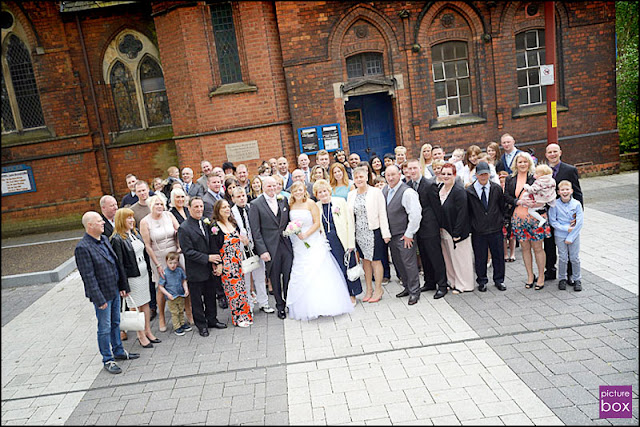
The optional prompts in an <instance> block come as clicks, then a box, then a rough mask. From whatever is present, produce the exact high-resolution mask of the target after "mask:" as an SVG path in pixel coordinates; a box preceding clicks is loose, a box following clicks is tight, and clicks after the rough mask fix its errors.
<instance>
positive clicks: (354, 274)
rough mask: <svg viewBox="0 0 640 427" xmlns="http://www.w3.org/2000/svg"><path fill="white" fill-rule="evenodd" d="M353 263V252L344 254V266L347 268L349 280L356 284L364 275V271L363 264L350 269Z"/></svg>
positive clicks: (357, 264)
mask: <svg viewBox="0 0 640 427" xmlns="http://www.w3.org/2000/svg"><path fill="white" fill-rule="evenodd" d="M350 262H351V252H347V253H345V254H344V265H346V266H347V279H349V281H350V282H355V281H356V280H358V279H359V278H360V276H362V275H363V274H364V269H363V268H362V262H357V263H356V265H354V266H353V267H351V268H349V263H350Z"/></svg>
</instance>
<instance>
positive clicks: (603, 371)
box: [580, 359, 618, 376]
mask: <svg viewBox="0 0 640 427" xmlns="http://www.w3.org/2000/svg"><path fill="white" fill-rule="evenodd" d="M580 363H582V364H583V365H584V366H585V368H587V369H588V370H589V371H591V372H593V373H594V374H595V375H599V376H601V375H607V374H616V373H618V371H617V370H616V369H614V368H613V367H612V366H611V364H609V363H607V362H605V361H603V360H602V359H591V360H584V361H582V362H580Z"/></svg>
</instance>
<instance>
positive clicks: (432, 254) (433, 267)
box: [407, 159, 447, 299]
mask: <svg viewBox="0 0 640 427" xmlns="http://www.w3.org/2000/svg"><path fill="white" fill-rule="evenodd" d="M407 175H408V176H407V178H408V179H409V181H407V182H408V183H409V184H410V185H411V187H412V188H413V189H414V190H416V191H417V192H418V197H419V199H420V206H421V208H422V219H421V220H420V228H419V229H418V233H417V240H418V251H419V252H420V261H421V262H422V271H423V272H424V286H423V287H422V288H420V291H421V292H424V291H436V293H435V295H434V296H433V297H434V298H435V299H439V298H442V297H443V296H445V295H446V293H447V268H446V265H445V263H444V257H443V255H442V246H441V245H440V224H441V223H442V204H441V203H440V196H439V194H438V185H437V184H436V182H435V180H431V179H427V178H425V177H423V176H422V173H421V171H420V161H419V160H417V159H411V160H409V161H408V162H407ZM436 289H437V290H436Z"/></svg>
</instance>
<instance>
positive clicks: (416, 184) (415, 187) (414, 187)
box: [413, 181, 418, 191]
mask: <svg viewBox="0 0 640 427" xmlns="http://www.w3.org/2000/svg"><path fill="white" fill-rule="evenodd" d="M413 189H414V190H416V191H418V181H413Z"/></svg>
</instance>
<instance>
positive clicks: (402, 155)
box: [393, 145, 407, 170]
mask: <svg viewBox="0 0 640 427" xmlns="http://www.w3.org/2000/svg"><path fill="white" fill-rule="evenodd" d="M393 152H394V153H395V155H396V166H399V169H400V170H402V165H403V164H404V162H406V161H407V147H403V146H402V145H398V146H397V147H396V148H394V149H393Z"/></svg>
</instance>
